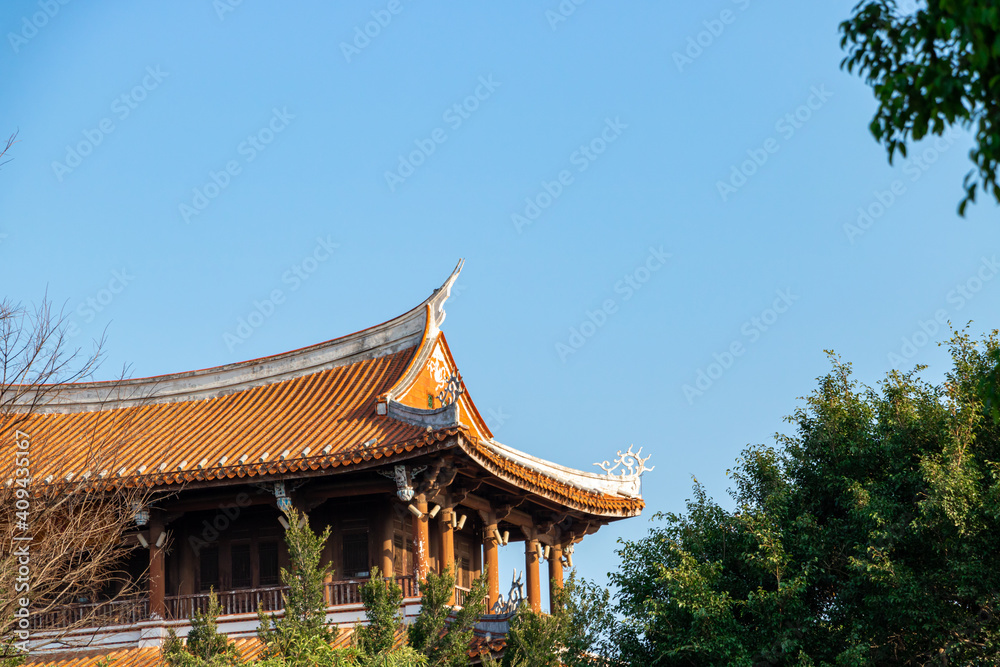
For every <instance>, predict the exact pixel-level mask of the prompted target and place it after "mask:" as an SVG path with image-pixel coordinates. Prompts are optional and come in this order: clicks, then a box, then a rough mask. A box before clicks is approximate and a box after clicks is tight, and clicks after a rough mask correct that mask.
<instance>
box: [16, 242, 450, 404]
mask: <svg viewBox="0 0 1000 667" xmlns="http://www.w3.org/2000/svg"><path fill="white" fill-rule="evenodd" d="M463 263H464V260H459V262H458V265H457V266H456V267H455V269H454V271H452V273H451V275H450V276H449V277H448V279H447V280H446V281H445V282H444V284H443V285H442V286H441V287H439V288H437V289H435V290H434V291H433V292H432V293H431V295H430V296H429V297H427V299H425V300H424V301H423V302H421V303H420V304H419V305H418V306H416V307H414V308H412V309H410V310H409V311H407V312H405V313H403V314H402V315H400V316H398V317H395V318H393V319H391V320H388V321H387V322H383V323H382V324H377V325H375V326H372V327H368V328H367V329H362V330H360V331H357V332H355V333H352V334H347V335H346V336H341V337H339V338H334V339H331V340H328V341H325V342H322V343H318V344H316V345H310V346H307V347H303V348H299V349H297V350H292V351H290V352H283V353H279V354H275V355H271V356H267V357H261V358H258V359H251V360H248V361H240V362H235V363H231V364H225V365H222V366H215V367H210V368H204V369H201V370H195V371H184V372H180V373H172V374H168V375H160V376H154V377H145V378H134V379H127V380H112V381H101V382H79V383H73V384H67V385H64V386H58V387H57V388H56V389H55V390H54V391H50V392H49V394H48V395H47V396H46V397H45V399H44V401H45V403H44V405H42V406H37V407H36V408H35V411H36V412H78V411H90V410H99V409H107V408H109V407H115V408H118V407H127V406H130V405H143V404H150V403H173V402H180V401H193V400H201V399H206V398H216V397H219V396H224V395H226V394H229V393H232V392H235V391H240V390H243V389H248V388H252V387H258V386H262V385H266V384H272V383H274V382H280V381H283V380H289V379H293V378H296V377H300V376H303V375H308V374H311V373H316V372H319V371H323V370H327V369H330V368H336V367H338V366H345V365H348V364H352V363H357V362H359V361H365V360H368V359H373V358H377V357H383V356H386V355H389V354H394V353H396V352H399V351H401V350H405V349H407V348H410V347H414V346H416V345H418V344H419V343H420V342H421V340H422V338H423V335H424V333H425V331H427V330H431V331H435V332H436V331H439V330H440V326H441V323H442V322H444V319H445V316H446V313H445V310H444V303H445V301H447V300H448V297H449V296H450V295H451V289H452V287H453V286H454V284H455V281H456V280H457V279H458V275H459V273H460V272H461V270H462V265H463ZM31 401H32V393H31V392H30V391H29V392H25V394H24V395H23V396H22V397H21V399H20V400H19V402H23V403H30V402H31Z"/></svg>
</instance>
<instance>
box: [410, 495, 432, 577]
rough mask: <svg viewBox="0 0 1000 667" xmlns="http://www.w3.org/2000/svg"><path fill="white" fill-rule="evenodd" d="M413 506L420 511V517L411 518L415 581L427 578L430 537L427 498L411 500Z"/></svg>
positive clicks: (420, 497)
mask: <svg viewBox="0 0 1000 667" xmlns="http://www.w3.org/2000/svg"><path fill="white" fill-rule="evenodd" d="M412 504H413V506H414V507H416V508H417V509H418V510H420V513H421V515H422V516H419V517H418V516H415V515H414V516H413V551H414V552H415V553H414V554H413V562H414V570H415V572H414V574H415V575H416V578H417V581H418V582H421V581H423V580H424V579H426V578H427V573H428V572H430V563H431V550H430V546H431V537H430V528H429V523H428V516H427V498H425V497H424V496H423V495H420V496H417V497H416V498H414V499H413V503H412Z"/></svg>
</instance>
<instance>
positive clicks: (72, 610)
mask: <svg viewBox="0 0 1000 667" xmlns="http://www.w3.org/2000/svg"><path fill="white" fill-rule="evenodd" d="M367 581H368V580H367V579H340V580H337V581H331V582H328V583H327V584H326V585H325V586H324V594H325V598H326V604H327V606H330V607H337V606H340V605H349V604H361V587H362V586H363V585H364V584H365V583H366V582H367ZM396 583H397V584H399V586H400V587H401V588H402V589H403V597H404V598H414V597H418V596H419V595H420V591H419V588H418V586H417V582H416V579H415V577H413V576H412V575H409V576H405V577H398V578H397V579H396ZM287 591H288V587H287V586H270V587H267V588H244V589H240V590H235V591H219V592H217V593H216V596H217V597H218V598H219V606H220V607H221V611H220V614H221V615H223V616H228V615H231V614H255V613H257V608H258V606H261V607H263V608H264V611H267V612H272V611H278V610H280V609H283V608H284V606H285V601H284V598H283V593H285V592H287ZM208 598H209V594H208V593H195V594H193V595H168V596H166V597H165V598H164V603H165V606H166V610H167V618H168V619H177V620H179V619H188V618H191V617H192V616H193V615H194V612H195V611H200V612H202V613H204V612H207V611H208ZM148 619H149V597H148V596H143V597H137V598H129V599H126V600H116V601H114V602H99V603H92V604H72V605H65V606H63V607H58V608H56V609H52V610H50V611H46V612H44V613H34V614H32V615H31V616H30V618H29V621H28V622H29V627H30V628H31V629H35V630H37V629H44V628H67V627H72V626H74V625H80V624H86V625H87V626H88V627H98V626H108V625H129V624H132V623H138V622H139V621H145V620H148Z"/></svg>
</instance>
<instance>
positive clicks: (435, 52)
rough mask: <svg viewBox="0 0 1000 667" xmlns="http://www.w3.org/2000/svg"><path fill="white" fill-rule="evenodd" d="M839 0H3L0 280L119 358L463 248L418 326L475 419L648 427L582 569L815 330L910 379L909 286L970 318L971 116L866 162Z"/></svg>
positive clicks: (931, 345)
mask: <svg viewBox="0 0 1000 667" xmlns="http://www.w3.org/2000/svg"><path fill="white" fill-rule="evenodd" d="M577 3H579V4H577ZM853 4H854V0H849V1H848V0H835V1H833V2H822V3H819V2H810V3H806V2H792V1H791V0H778V1H775V2H770V3H765V2H760V1H759V0H712V1H711V2H698V3H680V2H632V3H620V2H619V3H612V2H608V1H600V0H586V1H583V2H581V0H575V1H574V0H563V2H562V3H561V4H560V3H559V2H557V0H547V1H541V2H530V3H529V2H504V3H490V4H487V3H449V4H448V5H447V6H444V5H443V4H439V3H432V2H428V1H427V0H423V1H421V0H376V1H366V2H350V3H321V2H295V3H280V4H279V3H264V2H252V1H250V0H245V1H243V2H238V1H237V0H217V1H216V2H213V1H212V0H198V1H188V2H180V3H178V2H174V3H126V2H103V3H87V2H82V1H81V0H76V1H75V2H74V1H66V0H61V1H60V0H41V1H38V0H35V1H29V0H8V1H7V2H4V3H3V4H2V6H0V22H2V25H3V28H4V33H5V36H4V44H3V45H2V46H0V75H2V81H3V86H4V89H3V98H2V99H3V103H2V107H0V132H2V133H7V132H13V131H15V130H19V131H20V134H19V139H20V142H19V143H18V144H16V146H15V147H14V149H13V151H12V152H11V157H12V158H13V160H12V161H11V162H9V163H7V164H6V165H4V166H3V167H2V169H0V197H2V203H0V206H2V208H0V211H2V217H0V267H2V268H0V276H2V279H3V290H2V294H3V295H4V296H7V297H11V298H13V299H15V300H19V301H23V302H26V303H31V302H37V301H38V300H39V299H41V297H42V296H43V294H44V292H45V290H46V289H47V290H48V294H49V296H50V297H51V298H52V299H53V300H54V301H55V302H56V303H57V304H65V307H66V310H67V312H68V313H69V314H70V316H71V320H72V322H73V324H74V326H75V327H76V329H75V332H76V336H75V337H74V341H78V342H79V344H81V345H83V344H86V343H87V342H88V341H90V340H91V339H92V338H94V337H96V336H99V335H100V333H101V332H102V331H103V330H105V328H106V329H107V333H108V344H107V352H108V356H107V361H106V364H105V366H104V368H103V369H102V373H103V374H104V375H105V376H107V377H113V376H115V375H116V374H117V372H118V370H119V369H120V368H121V367H122V366H123V365H129V366H130V367H131V371H132V373H133V375H136V376H144V375H154V374H161V373H170V372H176V371H184V370H190V369H195V368H203V367H208V366H215V365H218V364H225V363H230V362H235V361H241V360H244V359H250V358H255V357H259V356H263V355H269V354H275V353H279V352H283V351H287V350H290V349H293V348H298V347H301V346H305V345H310V344H313V343H317V342H320V341H323V340H327V339H329V338H333V337H336V336H340V335H343V334H347V333H350V332H353V331H357V330H359V329H362V328H365V327H367V326H370V325H373V324H376V323H379V322H382V321H385V320H387V319H390V318H392V317H394V316H396V315H398V314H400V313H402V312H404V311H406V310H408V309H409V308H411V307H412V306H414V305H415V304H417V303H419V302H420V301H421V300H423V299H424V298H425V297H426V296H427V295H428V294H429V293H430V292H431V290H432V289H434V288H435V287H437V286H438V285H440V284H441V282H442V281H443V280H444V279H445V278H446V277H447V275H448V274H449V272H450V271H451V269H452V268H453V266H454V265H455V263H456V261H457V260H458V259H459V258H461V257H464V258H465V259H466V267H465V270H464V272H463V274H462V276H461V279H460V280H459V283H458V290H456V291H457V295H456V296H455V297H454V298H453V299H452V301H450V302H449V304H448V306H447V310H448V320H447V322H446V323H445V325H444V329H445V331H446V333H447V335H448V339H449V343H450V345H451V347H452V350H453V352H454V353H455V356H456V358H457V360H458V363H459V365H460V367H461V369H462V371H463V374H464V377H465V379H466V381H467V383H468V386H469V388H470V392H471V394H472V396H473V398H474V399H475V400H476V402H477V404H478V405H479V407H480V409H481V410H482V412H483V413H484V414H485V415H486V416H487V419H488V421H490V423H491V424H492V426H493V429H494V431H495V432H496V435H497V438H498V439H499V440H501V441H502V442H505V443H507V444H510V445H512V446H514V447H517V448H520V449H523V450H526V451H528V452H531V453H534V454H537V455H540V456H544V457H546V458H549V459H551V460H553V461H556V462H559V463H562V464H565V465H570V466H575V467H578V468H582V469H592V468H591V464H592V463H593V462H595V461H601V460H604V459H609V458H612V457H613V456H614V455H615V452H616V450H618V449H623V448H626V447H628V446H629V444H632V443H634V444H635V445H636V446H637V447H638V446H641V447H643V451H644V453H652V454H653V458H652V460H651V461H650V464H651V465H655V470H654V471H653V472H651V473H648V474H647V475H646V476H645V478H644V489H643V490H644V496H645V498H646V501H647V503H648V509H647V511H646V512H645V514H644V516H643V517H642V518H639V519H634V520H631V521H625V522H621V523H617V524H614V525H612V526H609V527H607V528H604V529H602V530H601V531H600V532H599V533H598V534H597V535H596V536H594V537H591V538H588V539H587V540H585V541H584V543H583V545H582V546H581V547H580V548H579V549H578V551H577V556H576V565H577V566H578V568H579V570H580V571H581V573H582V574H583V575H584V576H587V577H591V578H598V579H603V577H604V575H605V573H607V572H608V571H609V570H612V569H614V568H615V567H616V564H617V557H616V556H615V554H614V548H615V543H616V540H617V539H619V538H637V537H640V536H642V535H643V534H645V533H646V531H647V530H648V528H649V525H650V524H649V521H650V518H651V517H652V516H653V514H654V513H656V512H658V511H679V510H681V509H683V503H684V500H685V499H686V498H688V497H690V490H691V478H692V476H696V477H697V479H698V480H699V481H701V482H703V483H704V484H705V485H706V486H707V488H708V490H709V492H710V493H711V494H712V495H714V496H715V497H717V498H722V499H723V500H724V499H725V497H726V489H727V487H728V482H727V478H726V475H725V472H726V469H727V468H728V467H730V466H731V465H732V464H733V462H734V460H735V458H736V457H737V456H738V454H739V452H740V450H741V449H742V448H743V447H745V446H746V445H747V444H748V443H770V442H772V441H773V435H774V433H775V432H776V431H786V430H787V428H788V425H786V424H785V423H783V421H782V418H783V416H784V415H787V414H790V413H791V412H792V411H793V410H794V409H795V408H796V406H797V405H800V401H798V400H797V397H800V396H803V395H805V394H807V393H809V392H810V391H811V390H812V389H813V387H814V386H815V379H816V378H817V377H818V376H820V375H822V374H823V373H825V372H826V371H827V369H828V368H829V364H828V361H827V359H826V357H825V354H824V350H826V349H833V350H836V351H837V352H838V353H840V354H841V355H842V356H843V357H844V358H845V359H846V360H849V361H852V362H854V364H855V369H856V372H857V375H858V376H859V378H860V379H862V380H864V381H866V382H869V383H874V382H876V381H877V380H878V379H879V378H881V377H882V376H883V374H884V373H885V372H886V371H887V370H889V369H890V368H891V367H892V366H893V365H894V364H895V365H897V366H899V367H904V368H908V367H911V366H912V365H913V364H916V363H923V364H929V365H930V368H929V369H928V370H927V371H926V376H927V377H928V378H929V379H932V380H935V381H936V380H937V379H939V378H940V377H941V374H942V373H943V372H944V370H945V368H946V363H947V358H946V356H945V354H944V353H943V351H942V350H941V349H940V348H938V347H937V346H936V344H935V343H936V342H938V341H940V340H942V339H945V338H947V332H946V327H944V326H942V325H940V324H938V323H937V322H935V321H934V320H935V317H938V318H939V319H940V320H941V321H947V320H951V321H952V322H954V323H955V324H956V325H958V326H964V325H965V324H966V323H967V322H968V321H970V320H971V321H973V324H972V328H971V330H972V331H973V332H977V333H978V332H982V331H986V330H989V329H991V328H992V327H993V326H995V319H994V316H995V313H996V312H997V307H998V305H1000V280H993V278H995V277H996V273H997V271H998V270H1000V269H998V267H997V266H996V265H995V262H996V261H997V232H998V229H997V223H998V215H997V214H998V210H997V207H996V206H994V205H992V204H982V203H981V204H979V205H977V206H975V207H973V208H972V209H971V212H970V214H969V216H968V218H967V219H965V220H962V219H960V218H958V217H957V215H956V213H955V209H956V205H957V203H958V201H959V199H960V197H961V194H962V191H961V187H960V186H961V180H962V177H963V175H964V174H965V173H966V171H967V170H968V169H969V166H970V164H969V162H968V160H967V157H966V153H967V151H968V147H969V139H968V137H967V136H966V135H965V134H963V133H958V134H957V135H955V136H953V137H950V138H949V139H947V140H943V141H939V142H937V143H936V144H935V142H925V143H924V144H923V145H921V146H918V147H916V148H915V149H914V150H913V151H912V152H911V155H912V156H914V157H913V158H911V159H910V160H909V161H905V162H899V163H898V164H897V165H896V166H894V167H890V166H889V165H888V164H887V161H886V159H885V153H884V151H883V149H882V148H881V147H879V146H878V145H877V144H876V143H875V142H874V140H873V139H872V138H871V136H870V135H869V133H868V129H867V128H868V123H869V121H870V118H871V115H872V112H873V110H874V103H873V101H872V96H871V93H870V91H869V90H868V89H867V88H866V87H865V85H864V83H863V82H861V81H860V80H858V79H857V78H855V77H852V76H850V75H848V74H846V73H844V72H842V71H840V69H839V63H840V60H841V57H842V53H841V51H840V50H839V36H838V33H837V25H838V23H839V22H840V21H841V20H843V19H844V18H846V17H847V16H848V15H849V12H850V9H851V6H852V5H853ZM366 31H367V34H366ZM859 218H860V220H859ZM317 252H318V255H317V256H319V257H323V258H326V259H325V260H324V261H312V260H310V259H309V258H310V257H313V256H314V253H317ZM274 290H281V293H282V297H283V303H281V304H280V305H278V306H277V307H276V308H275V309H274V312H273V314H271V315H270V317H268V318H266V319H265V321H264V322H263V323H262V324H261V325H260V326H259V327H256V328H253V329H252V330H250V331H247V330H246V329H243V330H242V333H244V334H247V333H249V335H248V336H241V335H240V330H239V323H240V320H241V318H244V319H245V318H247V317H248V316H249V315H250V313H251V312H253V311H254V309H255V308H256V307H257V306H255V302H261V301H263V300H266V299H267V298H268V297H269V295H271V293H272V292H273V291H274ZM265 309H266V306H265ZM254 319H255V321H257V318H254ZM922 327H923V329H922ZM924 329H926V330H927V331H928V332H930V333H929V335H927V334H925V333H924ZM734 351H735V352H737V353H738V354H736V355H734V356H731V357H730V356H728V355H730V354H732V352H734ZM892 355H896V356H895V357H894V356H892ZM712 364H717V365H716V366H713V365H712ZM700 373H704V376H702V375H700ZM699 380H700V382H699ZM685 385H689V388H688V389H687V390H686V389H685ZM593 470H596V469H593ZM507 551H509V552H511V553H510V554H508V555H505V557H504V570H505V571H504V572H502V573H501V575H502V577H503V581H506V580H507V578H508V577H509V574H508V573H509V571H510V569H511V568H513V567H514V565H515V564H517V563H518V562H520V563H523V560H521V556H520V553H514V552H519V551H520V547H519V546H517V547H514V546H513V545H512V547H511V548H510V549H508V550H507Z"/></svg>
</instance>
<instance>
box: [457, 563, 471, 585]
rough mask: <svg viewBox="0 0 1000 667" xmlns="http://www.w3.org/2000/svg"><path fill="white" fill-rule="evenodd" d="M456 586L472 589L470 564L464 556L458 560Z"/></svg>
mask: <svg viewBox="0 0 1000 667" xmlns="http://www.w3.org/2000/svg"><path fill="white" fill-rule="evenodd" d="M458 585H459V586H461V587H462V588H472V563H471V562H469V559H468V558H466V557H465V556H462V557H461V558H459V559H458Z"/></svg>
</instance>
